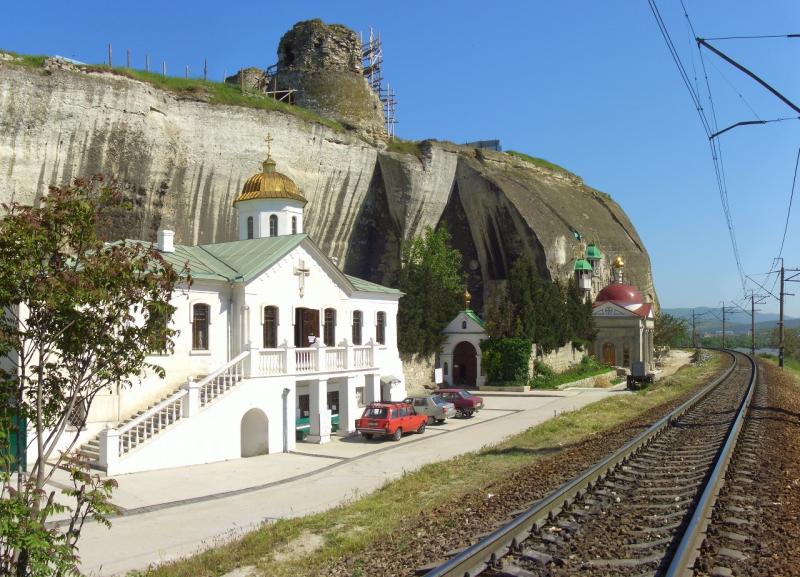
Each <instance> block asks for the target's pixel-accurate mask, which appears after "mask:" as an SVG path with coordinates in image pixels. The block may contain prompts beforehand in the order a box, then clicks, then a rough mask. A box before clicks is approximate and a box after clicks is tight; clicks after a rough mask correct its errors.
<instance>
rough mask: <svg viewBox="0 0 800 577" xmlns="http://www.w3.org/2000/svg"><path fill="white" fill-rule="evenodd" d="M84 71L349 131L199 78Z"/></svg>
mask: <svg viewBox="0 0 800 577" xmlns="http://www.w3.org/2000/svg"><path fill="white" fill-rule="evenodd" d="M0 52H4V53H6V54H11V55H12V56H14V57H15V58H16V59H17V60H11V61H8V62H9V63H10V64H16V65H20V66H25V67H28V68H41V67H42V66H43V65H44V61H45V59H46V58H48V57H47V56H44V55H37V56H30V55H26V54H17V53H16V52H11V51H8V50H0ZM76 68H78V69H79V70H81V71H84V72H107V73H110V74H116V75H118V76H125V77H126V78H131V79H133V80H139V81H141V82H146V83H147V84H150V85H151V86H154V87H156V88H160V89H161V90H165V91H167V92H171V93H173V94H176V95H178V96H185V97H189V98H196V99H198V100H203V101H206V102H209V103H212V104H226V105H230V106H243V107H245V108H256V109H259V110H275V111H278V112H284V113H286V114H291V115H293V116H297V117H298V118H301V119H303V120H306V121H308V122H315V123H317V124H322V125H324V126H327V127H328V128H331V129H333V130H335V131H337V132H344V131H345V128H344V126H342V124H341V123H339V122H337V121H335V120H332V119H330V118H325V117H324V116H321V115H319V114H317V113H316V112H313V111H311V110H308V109H307V108H303V107H301V106H295V105H293V104H287V103H285V102H279V101H277V100H275V99H274V98H270V97H268V96H265V95H263V94H260V93H256V92H248V91H244V92H242V89H241V88H240V87H239V86H235V85H233V84H227V83H225V82H211V81H205V80H200V79H198V78H178V77H174V76H163V75H161V74H158V73H155V72H145V71H143V70H135V69H133V68H125V67H115V68H109V67H108V66H104V65H96V64H90V65H76Z"/></svg>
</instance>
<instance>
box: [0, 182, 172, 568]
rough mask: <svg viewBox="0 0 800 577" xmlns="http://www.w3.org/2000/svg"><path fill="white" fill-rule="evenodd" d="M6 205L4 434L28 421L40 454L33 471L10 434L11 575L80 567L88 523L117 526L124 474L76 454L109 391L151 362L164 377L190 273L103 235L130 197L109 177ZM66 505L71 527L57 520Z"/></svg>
mask: <svg viewBox="0 0 800 577" xmlns="http://www.w3.org/2000/svg"><path fill="white" fill-rule="evenodd" d="M3 208H4V211H5V216H4V217H3V218H2V220H0V278H2V279H3V282H2V283H0V310H3V311H5V314H4V315H0V367H2V371H0V407H3V408H4V410H3V411H2V417H3V419H4V421H5V422H3V423H0V430H2V431H9V430H10V424H11V423H10V421H11V417H12V416H16V418H18V419H19V420H20V421H23V422H27V423H28V430H29V431H30V433H31V439H30V443H32V444H33V448H32V453H33V454H34V455H35V457H34V458H33V459H32V462H31V463H29V468H28V470H27V471H23V470H22V468H21V466H20V465H21V463H20V461H21V459H16V466H15V467H13V468H12V462H13V461H14V460H15V459H13V457H15V456H16V457H19V456H20V455H11V454H10V453H11V451H10V445H11V443H10V442H9V441H10V439H9V437H8V435H4V436H3V437H2V439H0V449H2V450H0V455H3V458H2V465H3V466H2V468H0V483H1V484H2V487H0V527H2V531H0V574H2V575H16V576H18V577H28V576H45V575H47V576H51V575H52V576H61V575H72V574H77V572H78V569H77V566H78V562H79V560H78V556H77V542H78V539H79V537H80V533H81V529H82V527H83V523H84V522H85V520H86V519H88V518H92V519H95V520H97V521H99V522H101V523H106V524H108V520H107V517H108V515H109V514H110V513H112V512H113V506H112V505H111V503H110V502H109V497H110V495H111V491H112V490H113V487H114V481H113V480H103V479H101V478H100V477H99V476H97V475H90V474H89V472H88V466H87V464H86V463H85V462H83V461H81V460H78V459H76V458H73V457H72V456H71V455H70V452H71V451H72V450H73V448H74V447H75V444H76V442H77V439H78V436H79V434H80V431H81V429H82V428H83V425H84V424H85V419H86V416H87V415H88V413H89V410H90V409H91V406H92V402H93V400H94V398H95V396H96V395H97V394H98V393H99V392H101V391H103V390H113V389H115V388H117V387H121V386H125V385H126V384H128V383H129V382H130V381H131V379H132V378H135V377H136V376H138V375H141V374H142V373H143V372H144V371H145V370H148V369H149V370H152V371H154V372H156V373H157V374H159V375H161V376H163V370H162V369H161V368H160V367H158V366H155V365H151V364H149V363H148V362H147V355H148V354H150V352H151V351H154V350H159V349H160V350H164V349H166V350H167V351H171V350H172V336H173V334H174V331H173V330H171V329H169V328H168V327H167V325H166V323H164V320H163V319H165V318H169V317H170V316H171V315H172V313H173V311H174V307H172V305H170V299H171V296H172V294H173V290H174V288H175V285H176V283H177V282H178V280H179V278H180V275H179V273H178V272H176V271H175V270H174V269H173V268H172V267H171V266H170V265H169V264H168V263H166V262H165V261H164V260H163V259H162V258H161V256H160V254H159V253H158V252H157V251H155V250H154V249H152V248H151V247H150V246H149V245H148V244H146V243H122V242H118V243H110V244H107V243H104V242H103V240H102V238H101V236H100V232H99V231H107V230H109V219H110V218H113V217H114V216H115V215H119V214H120V211H121V210H123V209H124V208H125V203H124V202H123V200H122V196H121V194H120V193H119V191H118V189H117V187H116V185H115V183H114V182H106V181H104V180H103V178H102V177H100V176H97V177H94V178H92V179H90V180H76V181H75V182H74V184H73V185H72V186H65V187H60V188H57V187H51V188H50V192H49V194H48V195H47V196H45V197H44V198H43V199H42V202H41V206H38V207H32V206H24V205H20V204H16V203H14V204H11V205H3ZM72 427H74V428H72ZM21 433H22V432H21V431H20V432H18V433H17V434H19V435H20V437H18V438H17V441H21V440H22V436H21ZM21 445H22V446H21V449H20V450H21V451H24V450H26V449H27V448H28V447H25V446H24V444H21ZM12 469H16V470H12ZM59 469H63V470H66V471H67V473H68V475H69V478H70V483H71V485H72V486H71V488H68V489H63V490H62V491H61V492H62V493H63V494H64V495H65V497H66V501H67V502H68V503H69V504H68V505H63V504H59V503H58V502H57V501H56V489H54V488H53V487H54V485H52V484H50V483H49V482H50V480H51V479H52V477H53V475H54V473H55V472H56V471H57V470H59ZM56 513H59V514H63V513H67V515H66V523H60V524H58V525H52V524H49V523H48V520H49V519H50V518H51V517H52V516H53V515H54V514H56Z"/></svg>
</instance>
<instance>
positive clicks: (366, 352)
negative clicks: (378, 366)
mask: <svg viewBox="0 0 800 577" xmlns="http://www.w3.org/2000/svg"><path fill="white" fill-rule="evenodd" d="M353 364H354V365H355V368H357V369H363V368H367V367H371V366H373V365H372V347H371V346H366V347H354V348H353Z"/></svg>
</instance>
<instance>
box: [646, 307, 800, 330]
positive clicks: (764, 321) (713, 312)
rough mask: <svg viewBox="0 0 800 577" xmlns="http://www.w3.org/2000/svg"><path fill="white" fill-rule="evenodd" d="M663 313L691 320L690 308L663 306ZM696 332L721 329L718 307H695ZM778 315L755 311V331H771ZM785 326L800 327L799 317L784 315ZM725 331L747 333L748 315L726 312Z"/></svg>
mask: <svg viewBox="0 0 800 577" xmlns="http://www.w3.org/2000/svg"><path fill="white" fill-rule="evenodd" d="M662 310H663V311H664V312H665V313H667V314H669V315H672V316H674V317H677V318H681V319H686V320H687V321H689V323H691V322H692V309H691V308H674V309H673V308H664V309H662ZM694 313H695V321H696V326H697V332H699V333H715V332H720V331H721V330H722V311H720V309H719V308H711V307H695V308H694ZM777 322H778V315H777V314H775V313H759V312H756V332H761V331H771V330H772V329H774V328H776V327H777ZM784 322H785V323H786V328H800V319H798V318H794V317H786V318H785V319H784ZM725 331H726V332H731V333H749V332H750V315H749V314H745V313H744V312H742V311H736V312H734V313H728V314H727V315H726V319H725Z"/></svg>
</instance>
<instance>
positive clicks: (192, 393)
mask: <svg viewBox="0 0 800 577" xmlns="http://www.w3.org/2000/svg"><path fill="white" fill-rule="evenodd" d="M181 388H182V389H186V390H187V391H188V392H189V394H188V395H186V396H185V397H183V399H182V400H181V404H182V407H181V411H182V412H183V416H184V417H194V416H195V415H196V414H197V413H199V412H200V387H199V386H198V383H197V382H195V381H193V380H192V379H187V380H186V382H185V383H184V384H183V385H181Z"/></svg>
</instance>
